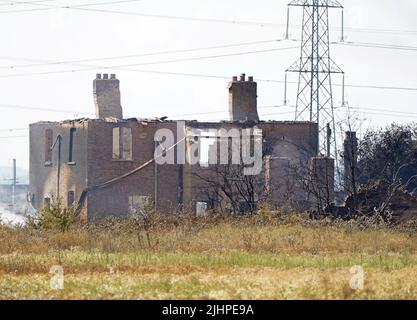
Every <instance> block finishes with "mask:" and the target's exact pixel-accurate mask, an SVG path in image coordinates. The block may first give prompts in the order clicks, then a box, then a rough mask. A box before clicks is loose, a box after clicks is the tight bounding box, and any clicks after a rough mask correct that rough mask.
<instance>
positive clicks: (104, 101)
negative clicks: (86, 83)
mask: <svg viewBox="0 0 417 320" xmlns="http://www.w3.org/2000/svg"><path fill="white" fill-rule="evenodd" d="M93 87H94V104H95V107H96V117H97V118H98V119H104V118H109V117H113V118H116V119H123V110H122V106H121V102H120V81H119V80H118V79H116V75H115V74H111V75H110V78H109V75H108V74H107V73H105V74H103V75H101V74H99V73H98V74H97V76H96V79H94V81H93Z"/></svg>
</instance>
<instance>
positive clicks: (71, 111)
mask: <svg viewBox="0 0 417 320" xmlns="http://www.w3.org/2000/svg"><path fill="white" fill-rule="evenodd" d="M0 108H2V109H21V110H34V111H47V112H56V113H71V114H79V115H92V113H87V112H81V111H76V110H59V109H52V108H41V107H29V106H20V105H11V104H0Z"/></svg>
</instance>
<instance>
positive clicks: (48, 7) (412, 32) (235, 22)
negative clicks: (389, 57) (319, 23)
mask: <svg viewBox="0 0 417 320" xmlns="http://www.w3.org/2000/svg"><path fill="white" fill-rule="evenodd" d="M48 1H53V0H38V1H27V2H16V1H14V2H15V3H16V4H31V5H41V6H42V8H32V9H22V10H11V11H0V14H1V13H20V12H30V11H46V10H51V9H73V10H84V11H90V12H102V13H112V14H121V15H130V16H142V17H149V18H162V19H173V20H184V21H194V22H208V23H225V24H233V25H249V26H258V27H274V28H275V27H285V24H279V23H273V22H260V21H245V20H227V19H215V18H196V17H187V16H175V15H162V14H148V13H141V12H127V11H118V10H103V9H94V8H86V7H90V6H100V5H111V4H122V3H129V2H137V1H142V0H120V1H112V2H106V3H87V4H82V5H73V6H53V5H47V4H44V3H43V2H48ZM8 2H9V3H8V4H10V2H11V1H8ZM5 5H7V4H5ZM291 27H295V28H299V26H291ZM339 29H340V28H335V30H339ZM345 30H349V31H352V32H360V33H393V34H405V35H416V34H417V30H404V29H381V28H358V27H345Z"/></svg>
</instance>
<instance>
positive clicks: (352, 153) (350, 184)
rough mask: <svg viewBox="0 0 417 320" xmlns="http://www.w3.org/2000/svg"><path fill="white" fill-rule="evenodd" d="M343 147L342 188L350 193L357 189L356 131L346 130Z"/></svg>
mask: <svg viewBox="0 0 417 320" xmlns="http://www.w3.org/2000/svg"><path fill="white" fill-rule="evenodd" d="M343 148H344V154H343V162H344V171H345V172H344V189H345V192H346V194H352V193H355V192H356V191H357V190H356V189H357V181H356V179H357V175H358V173H357V172H356V170H357V166H358V138H357V137H356V132H354V131H347V132H346V133H345V141H344V142H343Z"/></svg>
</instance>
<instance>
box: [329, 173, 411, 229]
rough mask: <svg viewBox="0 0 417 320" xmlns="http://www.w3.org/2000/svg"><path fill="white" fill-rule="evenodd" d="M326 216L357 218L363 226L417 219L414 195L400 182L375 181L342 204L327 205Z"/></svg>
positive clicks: (399, 222)
mask: <svg viewBox="0 0 417 320" xmlns="http://www.w3.org/2000/svg"><path fill="white" fill-rule="evenodd" d="M324 212H325V214H326V215H330V216H333V217H337V218H341V219H343V220H352V219H354V220H356V221H358V222H361V223H364V224H366V225H369V226H372V225H381V224H383V225H386V226H395V225H404V224H408V225H410V223H411V224H412V222H413V221H417V197H415V196H414V195H412V194H411V193H409V192H408V191H407V189H406V188H405V187H404V185H403V184H402V183H401V182H399V181H396V182H393V183H389V182H387V181H385V180H378V181H376V182H374V183H371V184H369V185H367V186H363V187H361V188H360V189H359V191H358V192H357V193H356V194H352V195H350V196H349V197H348V198H347V199H346V201H345V205H344V206H341V207H336V206H334V205H331V206H327V207H326V208H325V210H324Z"/></svg>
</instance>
